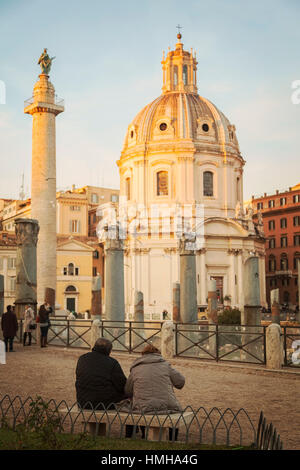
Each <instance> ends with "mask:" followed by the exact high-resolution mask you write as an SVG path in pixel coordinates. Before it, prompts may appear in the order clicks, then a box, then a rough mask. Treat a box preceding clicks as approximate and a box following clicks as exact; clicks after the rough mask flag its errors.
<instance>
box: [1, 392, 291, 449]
mask: <svg viewBox="0 0 300 470" xmlns="http://www.w3.org/2000/svg"><path fill="white" fill-rule="evenodd" d="M47 422H51V423H52V424H53V423H55V429H56V430H57V431H58V432H61V433H68V434H77V433H85V432H87V431H89V432H92V433H93V434H99V435H105V436H107V437H110V438H124V437H128V427H130V428H131V433H132V437H133V438H141V437H144V438H146V439H149V440H158V441H162V440H171V441H172V440H177V441H179V442H193V443H199V444H213V445H226V446H228V447H229V446H252V448H256V449H264V450H265V449H277V450H279V449H282V442H281V439H280V436H279V435H278V433H277V431H276V429H275V428H274V427H273V426H272V424H267V422H266V419H265V418H264V416H263V413H261V414H260V418H259V422H258V427H255V425H254V423H253V421H252V420H251V419H250V416H249V415H248V413H247V411H246V410H244V409H243V408H241V409H239V410H238V411H233V410H232V409H230V408H227V409H226V410H225V411H222V410H220V409H219V408H212V409H211V410H206V409H205V408H203V407H199V408H197V409H194V408H192V407H191V406H187V407H186V408H185V409H184V410H182V411H181V412H180V413H169V414H165V415H162V414H158V413H153V414H149V413H148V414H144V413H141V414H139V413H133V412H130V411H128V410H127V409H126V410H122V407H121V406H119V405H114V407H113V409H112V407H107V408H105V407H104V406H101V404H100V405H99V406H98V407H97V408H96V409H93V408H92V407H89V408H88V409H86V408H85V409H83V408H80V407H79V406H78V404H77V403H74V404H72V405H71V406H70V405H68V404H67V403H66V402H65V401H61V402H59V403H56V401H55V400H53V399H52V400H49V401H44V400H43V399H42V398H41V397H36V398H35V399H33V398H32V397H27V398H26V399H23V398H21V397H20V396H16V397H14V398H11V397H10V396H9V395H5V396H3V397H1V398H0V427H2V428H3V427H5V426H6V427H8V428H10V429H12V430H17V427H18V426H19V425H25V426H26V425H30V426H31V430H32V429H40V428H41V427H42V426H44V425H47ZM48 427H49V426H48ZM141 431H142V432H141Z"/></svg>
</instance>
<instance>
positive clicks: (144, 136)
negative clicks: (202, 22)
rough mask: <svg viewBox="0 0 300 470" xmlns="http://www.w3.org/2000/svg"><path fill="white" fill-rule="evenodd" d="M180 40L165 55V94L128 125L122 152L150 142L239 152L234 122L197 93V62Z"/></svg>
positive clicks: (200, 149) (164, 145)
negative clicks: (184, 48) (172, 49)
mask: <svg viewBox="0 0 300 470" xmlns="http://www.w3.org/2000/svg"><path fill="white" fill-rule="evenodd" d="M180 37H181V36H180ZM182 46H183V44H182V43H181V42H180V38H179V41H178V42H177V44H176V48H175V50H174V51H170V52H169V53H168V55H167V57H166V58H164V57H163V60H162V65H163V88H162V95H160V96H159V97H158V98H157V99H155V100H154V101H152V102H151V103H150V104H148V105H147V106H145V107H144V108H143V109H142V110H141V111H140V112H139V113H138V114H137V116H136V117H135V118H134V119H133V121H132V122H131V124H130V125H129V126H128V130H127V133H126V137H125V141H124V147H123V152H122V156H125V155H128V154H131V152H132V151H133V148H134V149H135V150H138V148H139V147H141V149H142V147H143V146H144V145H145V144H147V146H149V145H150V146H151V145H152V146H153V147H157V145H158V144H161V145H162V146H163V147H166V146H167V145H170V142H171V141H172V143H173V144H180V145H182V144H183V143H184V142H185V143H186V145H187V146H189V147H191V145H192V146H193V147H194V148H195V150H196V151H202V150H205V151H207V150H212V151H221V153H223V152H224V151H226V152H229V153H232V154H235V155H238V156H240V152H239V145H238V141H237V138H236V135H235V126H234V125H232V124H231V123H230V121H229V120H228V119H227V118H226V116H225V115H224V114H223V113H222V112H221V111H220V110H219V109H218V108H217V107H216V106H215V105H214V104H212V103H211V102H210V101H209V100H207V99H206V98H203V97H201V96H199V95H198V92H197V86H196V72H197V62H196V58H195V56H194V54H193V51H191V53H189V52H187V51H184V50H183V47H182Z"/></svg>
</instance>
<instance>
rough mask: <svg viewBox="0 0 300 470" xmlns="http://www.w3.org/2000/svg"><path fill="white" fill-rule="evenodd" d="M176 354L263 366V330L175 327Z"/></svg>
mask: <svg viewBox="0 0 300 470" xmlns="http://www.w3.org/2000/svg"><path fill="white" fill-rule="evenodd" d="M175 351H176V353H175V355H176V356H181V357H187V358H197V359H206V360H214V361H234V362H243V363H252V364H253V363H254V364H265V363H266V327H265V326H248V325H247V326H246V325H214V324H211V325H209V324H207V325H199V324H195V323H186V324H179V323H178V324H175Z"/></svg>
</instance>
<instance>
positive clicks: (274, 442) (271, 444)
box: [256, 412, 283, 450]
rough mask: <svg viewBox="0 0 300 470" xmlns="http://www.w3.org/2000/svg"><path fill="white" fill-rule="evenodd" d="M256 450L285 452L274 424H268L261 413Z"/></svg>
mask: <svg viewBox="0 0 300 470" xmlns="http://www.w3.org/2000/svg"><path fill="white" fill-rule="evenodd" d="M256 448H257V449H258V450H283V444H282V441H281V438H280V435H279V434H278V433H277V431H276V429H275V428H274V426H273V424H272V423H269V424H268V423H267V421H266V418H265V417H264V414H263V412H261V413H260V417H259V422H258V428H257V434H256Z"/></svg>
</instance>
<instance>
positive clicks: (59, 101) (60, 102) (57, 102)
mask: <svg viewBox="0 0 300 470" xmlns="http://www.w3.org/2000/svg"><path fill="white" fill-rule="evenodd" d="M33 103H34V96H31V98H28V99H27V100H25V101H24V108H27V106H30V105H32V104H33ZM53 104H55V105H56V106H64V105H65V100H64V99H62V98H59V97H58V96H57V95H55V96H54V103H53Z"/></svg>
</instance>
